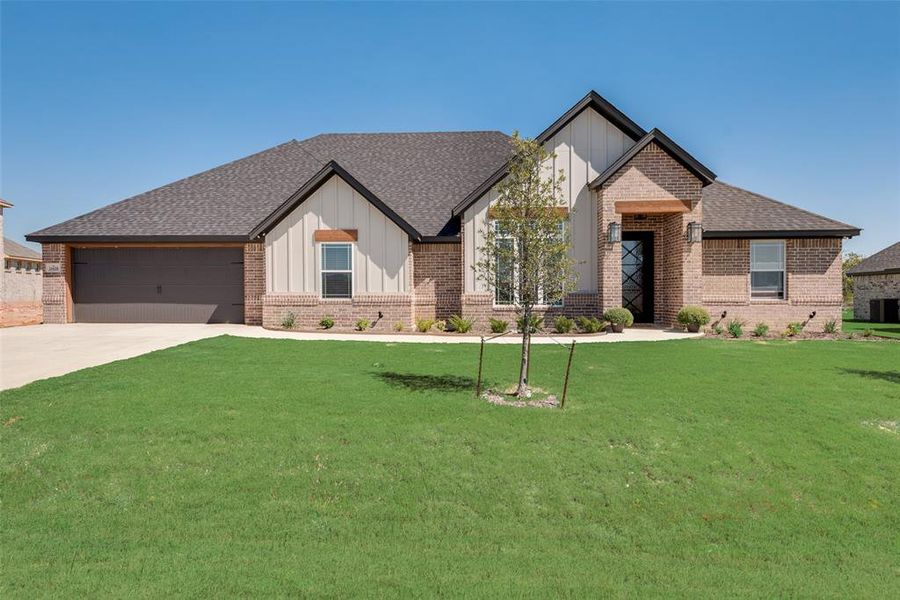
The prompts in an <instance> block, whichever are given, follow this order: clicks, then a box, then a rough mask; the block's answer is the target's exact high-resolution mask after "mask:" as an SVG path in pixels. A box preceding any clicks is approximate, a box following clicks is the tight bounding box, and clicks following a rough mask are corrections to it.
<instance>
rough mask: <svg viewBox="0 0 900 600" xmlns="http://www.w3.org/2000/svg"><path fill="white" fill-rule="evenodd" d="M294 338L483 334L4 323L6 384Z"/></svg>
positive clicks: (421, 339)
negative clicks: (176, 349) (149, 356)
mask: <svg viewBox="0 0 900 600" xmlns="http://www.w3.org/2000/svg"><path fill="white" fill-rule="evenodd" d="M226 334H227V335H234V336H241V337H257V338H277V339H293V340H332V341H351V340H352V341H357V342H394V343H396V342H411V343H420V344H421V343H431V344H433V343H443V344H464V343H477V342H478V341H479V336H477V335H458V334H441V335H422V334H402V333H401V334H397V333H386V334H379V333H352V332H346V333H341V332H327V333H326V332H313V331H306V332H303V331H270V330H268V329H263V328H262V327H251V326H247V325H204V324H183V323H71V324H69V325H33V326H30V327H10V328H3V329H0V390H5V389H10V388H15V387H19V386H22V385H25V384H26V383H31V382H32V381H37V380H38V379H46V378H47V377H56V376H58V375H65V374H66V373H71V372H72V371H77V370H79V369H84V368H86V367H96V366H97V365H102V364H105V363H109V362H113V361H115V360H122V359H125V358H132V357H134V356H140V355H141V354H146V353H147V352H152V351H154V350H162V349H163V348H169V347H171V346H177V345H179V344H184V343H186V342H192V341H194V340H200V339H204V338H210V337H216V336H218V335H226ZM700 335H702V334H696V333H681V332H673V331H663V330H661V329H656V328H637V327H635V328H634V329H626V330H625V333H620V334H610V335H596V336H594V335H591V336H577V337H576V338H574V339H577V340H578V343H579V344H592V343H603V342H654V341H663V340H676V339H683V338H691V337H697V336H700ZM572 339H573V337H572V336H568V335H559V336H553V337H552V338H551V337H544V336H540V337H535V338H533V343H535V344H557V343H559V344H569V343H571V342H572ZM491 343H494V344H518V343H520V338H519V337H518V336H517V335H515V334H510V335H508V336H505V337H502V338H499V339H495V340H493V341H492V342H491Z"/></svg>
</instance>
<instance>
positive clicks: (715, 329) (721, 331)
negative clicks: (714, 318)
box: [712, 324, 725, 335]
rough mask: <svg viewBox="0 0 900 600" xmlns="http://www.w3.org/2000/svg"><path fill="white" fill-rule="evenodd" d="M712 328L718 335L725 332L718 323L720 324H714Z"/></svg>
mask: <svg viewBox="0 0 900 600" xmlns="http://www.w3.org/2000/svg"><path fill="white" fill-rule="evenodd" d="M712 330H713V333H714V334H716V335H722V334H723V333H725V330H724V329H722V326H721V325H718V324H716V325H713V328H712Z"/></svg>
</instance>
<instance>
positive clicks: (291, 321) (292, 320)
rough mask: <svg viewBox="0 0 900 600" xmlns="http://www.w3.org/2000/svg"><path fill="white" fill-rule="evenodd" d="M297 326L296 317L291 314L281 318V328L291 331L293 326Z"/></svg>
mask: <svg viewBox="0 0 900 600" xmlns="http://www.w3.org/2000/svg"><path fill="white" fill-rule="evenodd" d="M296 324H297V315H295V314H294V313H292V312H289V313H287V314H285V315H284V316H283V317H281V326H282V327H284V328H285V329H293V328H294V325H296Z"/></svg>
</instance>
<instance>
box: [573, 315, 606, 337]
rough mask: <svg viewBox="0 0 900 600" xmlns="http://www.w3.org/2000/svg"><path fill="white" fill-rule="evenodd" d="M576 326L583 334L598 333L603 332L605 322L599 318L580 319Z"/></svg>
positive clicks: (577, 320)
mask: <svg viewBox="0 0 900 600" xmlns="http://www.w3.org/2000/svg"><path fill="white" fill-rule="evenodd" d="M575 324H576V325H577V326H578V329H579V331H581V332H582V333H597V332H598V331H603V321H601V320H600V319H598V318H597V317H578V318H577V319H575Z"/></svg>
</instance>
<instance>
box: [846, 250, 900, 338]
mask: <svg viewBox="0 0 900 600" xmlns="http://www.w3.org/2000/svg"><path fill="white" fill-rule="evenodd" d="M847 274H848V275H850V276H851V277H853V317H854V318H856V319H860V320H862V321H877V322H881V323H900V242H897V243H896V244H893V245H891V246H888V247H887V248H885V249H884V250H881V251H880V252H876V253H875V254H873V255H872V256H870V257H869V258H867V259H865V260H863V261H862V262H860V263H859V264H858V265H856V266H855V267H853V268H852V269H850V270H849V271H847Z"/></svg>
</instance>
